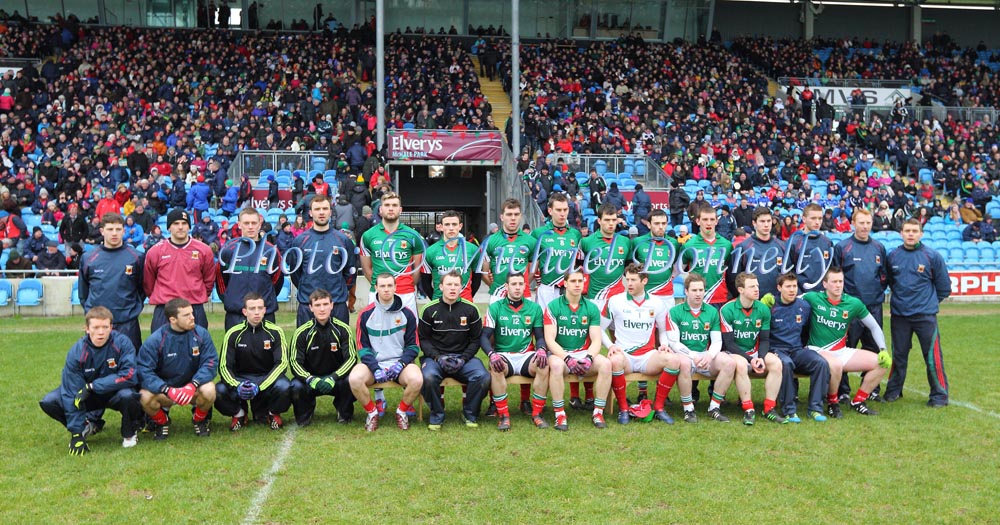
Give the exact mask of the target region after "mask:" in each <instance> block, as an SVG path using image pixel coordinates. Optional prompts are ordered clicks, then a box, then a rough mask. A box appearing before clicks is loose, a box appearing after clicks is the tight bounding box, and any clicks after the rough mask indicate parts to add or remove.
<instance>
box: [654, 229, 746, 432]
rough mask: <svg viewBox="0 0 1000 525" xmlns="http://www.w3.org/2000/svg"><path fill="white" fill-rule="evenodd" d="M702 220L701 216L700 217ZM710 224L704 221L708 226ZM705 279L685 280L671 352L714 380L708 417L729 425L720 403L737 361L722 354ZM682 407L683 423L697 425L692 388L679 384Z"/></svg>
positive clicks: (674, 310) (675, 310)
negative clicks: (675, 338) (706, 294)
mask: <svg viewBox="0 0 1000 525" xmlns="http://www.w3.org/2000/svg"><path fill="white" fill-rule="evenodd" d="M702 217H704V215H702ZM708 222H709V221H706V223H708ZM705 283H706V281H705V277H704V276H702V275H701V274H699V273H694V272H692V273H689V274H688V276H687V277H685V278H684V302H683V303H681V304H678V305H677V306H674V307H673V308H671V309H670V314H669V315H670V323H671V324H672V325H673V326H675V327H676V328H677V330H678V332H679V334H678V339H679V344H677V345H676V346H674V347H673V348H674V350H675V351H677V352H679V353H681V354H683V355H684V356H686V357H687V358H688V360H689V361H690V364H687V363H685V364H684V365H682V366H689V367H690V369H691V373H692V374H701V375H703V376H708V377H711V378H712V379H714V380H715V381H714V385H713V388H712V401H711V402H709V405H708V415H709V417H711V418H712V419H714V420H715V421H718V422H720V423H728V422H729V418H727V417H726V416H724V415H722V410H721V407H722V401H723V400H724V399H725V398H726V390H727V389H728V388H729V385H730V384H731V383H732V382H733V376H734V374H735V372H736V361H735V360H733V359H732V358H731V357H729V355H728V354H725V353H723V352H722V351H721V350H722V332H721V330H722V328H721V326H720V322H719V311H718V310H717V309H716V308H713V307H711V306H708V307H706V305H707V303H705ZM679 389H680V393H681V406H682V407H683V409H684V421H685V422H687V423H695V422H697V421H698V418H697V416H695V413H694V399H693V398H692V397H691V385H690V384H688V383H687V381H684V380H683V377H682V381H680V385H679Z"/></svg>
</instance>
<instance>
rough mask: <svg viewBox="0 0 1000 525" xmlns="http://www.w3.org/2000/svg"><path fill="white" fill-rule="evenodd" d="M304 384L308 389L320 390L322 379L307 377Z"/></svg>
mask: <svg viewBox="0 0 1000 525" xmlns="http://www.w3.org/2000/svg"><path fill="white" fill-rule="evenodd" d="M306 383H307V384H308V385H309V388H311V389H313V390H320V385H321V384H323V378H321V377H316V376H309V379H306Z"/></svg>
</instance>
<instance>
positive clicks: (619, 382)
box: [611, 374, 628, 412]
mask: <svg viewBox="0 0 1000 525" xmlns="http://www.w3.org/2000/svg"><path fill="white" fill-rule="evenodd" d="M625 384H626V383H625V374H620V375H614V374H612V375H611V390H613V391H614V393H615V398H616V399H618V410H621V411H622V412H625V411H627V410H628V398H626V397H625Z"/></svg>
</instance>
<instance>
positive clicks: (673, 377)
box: [653, 372, 677, 410]
mask: <svg viewBox="0 0 1000 525" xmlns="http://www.w3.org/2000/svg"><path fill="white" fill-rule="evenodd" d="M676 382H677V374H668V373H666V372H663V373H661V374H660V379H659V380H657V381H656V399H654V400H653V410H663V405H665V404H666V402H667V396H669V395H670V389H671V388H673V387H674V383H676Z"/></svg>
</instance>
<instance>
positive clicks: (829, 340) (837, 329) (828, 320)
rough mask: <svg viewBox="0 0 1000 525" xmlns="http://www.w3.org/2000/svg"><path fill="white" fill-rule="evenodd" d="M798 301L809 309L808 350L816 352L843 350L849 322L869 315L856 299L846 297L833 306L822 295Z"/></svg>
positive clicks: (816, 293) (804, 295)
mask: <svg viewBox="0 0 1000 525" xmlns="http://www.w3.org/2000/svg"><path fill="white" fill-rule="evenodd" d="M802 300H803V301H805V302H807V303H809V306H811V307H812V314H811V315H810V318H809V342H808V344H809V346H814V347H816V348H819V349H820V350H840V349H842V348H844V347H845V346H847V327H848V326H850V325H851V321H854V320H861V319H864V318H865V317H867V316H868V315H870V312H869V311H868V307H866V306H865V305H864V303H862V302H861V300H860V299H858V298H857V297H854V296H852V295H847V294H846V293H845V294H843V295H842V296H840V301H837V302H836V303H833V302H831V301H830V299H829V298H828V297H827V296H826V292H807V293H805V294H803V295H802Z"/></svg>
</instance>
